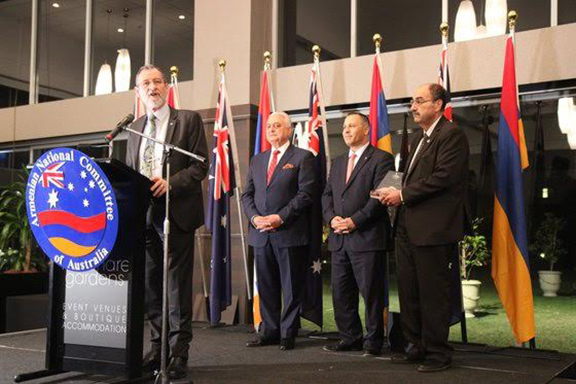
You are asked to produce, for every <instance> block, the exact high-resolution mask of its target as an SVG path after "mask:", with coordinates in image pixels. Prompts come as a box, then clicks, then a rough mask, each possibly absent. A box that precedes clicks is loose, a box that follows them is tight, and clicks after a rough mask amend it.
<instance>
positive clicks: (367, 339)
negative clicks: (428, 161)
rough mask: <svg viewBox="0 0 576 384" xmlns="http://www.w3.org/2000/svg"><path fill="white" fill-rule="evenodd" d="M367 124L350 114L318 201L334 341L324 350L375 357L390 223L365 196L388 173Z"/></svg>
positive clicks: (388, 158)
mask: <svg viewBox="0 0 576 384" xmlns="http://www.w3.org/2000/svg"><path fill="white" fill-rule="evenodd" d="M369 132H370V123H369V121H368V118H367V117H366V116H365V115H363V114H361V113H358V112H353V113H350V114H349V115H348V116H347V117H346V120H344V126H343V130H342V136H343V138H344V141H345V142H346V145H347V146H348V147H349V148H350V149H349V151H348V152H346V153H345V154H343V155H342V156H340V157H338V158H337V159H336V160H334V162H333V163H332V169H331V170H330V177H329V178H328V183H327V184H326V189H325V190H324V195H323V197H322V208H323V211H324V220H325V221H326V223H329V225H330V235H329V237H328V249H329V250H330V251H331V252H332V295H333V296H332V298H333V303H334V317H335V319H336V325H337V326H338V331H339V332H340V338H341V339H340V341H339V342H338V343H336V344H333V345H327V346H325V347H324V350H326V351H331V352H343V351H351V350H358V351H359V350H362V349H363V350H364V353H365V354H370V355H379V354H380V353H381V350H382V343H383V341H384V318H383V311H384V292H385V285H384V284H385V278H386V248H387V246H388V239H389V237H390V236H389V234H390V220H389V218H388V213H387V210H386V207H384V206H383V205H382V204H380V202H379V201H378V200H377V199H372V198H370V191H372V190H375V189H376V188H377V187H378V184H379V183H380V181H382V179H383V178H384V176H385V175H386V173H387V172H388V171H389V170H391V169H392V167H393V162H394V159H393V157H392V155H391V154H389V153H387V152H384V151H382V150H380V149H377V148H374V147H373V146H371V145H370V143H369V139H368V138H369V136H368V135H369ZM358 293H360V294H362V297H363V298H364V302H365V304H366V335H365V336H364V337H363V332H362V323H361V321H360V316H359V315H358Z"/></svg>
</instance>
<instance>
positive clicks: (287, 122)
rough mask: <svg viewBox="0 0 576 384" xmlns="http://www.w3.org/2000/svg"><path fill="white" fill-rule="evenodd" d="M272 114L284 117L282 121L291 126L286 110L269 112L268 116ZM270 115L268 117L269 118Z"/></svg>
mask: <svg viewBox="0 0 576 384" xmlns="http://www.w3.org/2000/svg"><path fill="white" fill-rule="evenodd" d="M274 115H277V116H282V118H283V119H284V123H285V124H286V125H287V126H288V127H290V128H292V119H290V115H288V114H287V113H286V112H282V111H276V112H272V113H271V114H270V117H272V116H274ZM270 117H269V118H270Z"/></svg>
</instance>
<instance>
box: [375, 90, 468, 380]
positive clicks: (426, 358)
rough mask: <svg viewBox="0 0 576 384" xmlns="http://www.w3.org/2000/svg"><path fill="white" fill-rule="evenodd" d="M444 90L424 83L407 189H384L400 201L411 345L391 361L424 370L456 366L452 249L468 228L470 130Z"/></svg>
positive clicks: (403, 290)
mask: <svg viewBox="0 0 576 384" xmlns="http://www.w3.org/2000/svg"><path fill="white" fill-rule="evenodd" d="M445 105H446V91H445V90H444V88H442V86H440V85H438V84H424V85H422V86H420V87H419V88H418V89H417V90H416V92H415V94H414V98H413V99H412V102H411V108H410V109H411V110H412V115H413V116H414V122H415V123H416V124H418V125H419V126H420V128H422V129H421V131H420V132H418V134H417V135H416V137H415V138H414V140H413V141H412V145H411V149H410V155H409V156H408V159H407V166H408V169H407V170H406V171H405V172H404V176H403V180H402V183H403V187H402V190H389V191H387V192H386V193H383V194H382V196H381V197H380V201H381V202H382V203H384V204H387V205H389V206H398V207H399V208H398V211H397V212H398V213H397V216H396V221H395V223H396V225H395V234H396V263H397V273H398V296H399V299H400V314H401V319H402V331H403V333H404V336H405V338H406V339H407V340H408V341H409V342H410V344H411V348H410V349H409V350H408V351H407V353H406V354H405V355H403V356H393V357H392V362H393V363H399V364H405V363H421V365H420V366H419V367H418V371H419V372H438V371H442V370H445V369H448V368H450V366H451V365H452V348H451V347H450V345H448V334H449V330H450V317H451V315H452V310H451V308H452V306H451V283H450V282H451V279H452V277H451V276H452V268H458V266H457V265H452V262H451V260H452V259H453V255H454V253H456V252H458V241H460V240H461V239H462V237H463V235H464V229H465V228H466V227H467V225H466V224H467V221H466V210H465V197H466V188H467V185H468V157H469V154H470V153H469V147H468V140H467V138H466V135H465V134H464V132H463V131H462V129H459V128H458V127H457V126H456V125H455V124H453V123H451V122H450V121H448V120H447V119H446V118H445V117H444V116H443V113H444V106H445Z"/></svg>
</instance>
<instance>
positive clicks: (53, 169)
mask: <svg viewBox="0 0 576 384" xmlns="http://www.w3.org/2000/svg"><path fill="white" fill-rule="evenodd" d="M63 165H64V162H63V161H61V162H58V163H54V164H50V165H49V166H48V167H46V170H45V171H44V172H42V186H43V187H44V188H47V187H48V186H49V185H50V184H52V185H54V186H55V187H58V188H64V183H63V181H64V172H63V171H61V170H60V168H62V166H63Z"/></svg>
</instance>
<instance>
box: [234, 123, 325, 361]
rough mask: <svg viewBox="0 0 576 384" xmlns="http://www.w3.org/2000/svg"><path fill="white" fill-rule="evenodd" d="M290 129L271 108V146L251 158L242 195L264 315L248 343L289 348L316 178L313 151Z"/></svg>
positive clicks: (294, 330) (298, 304)
mask: <svg viewBox="0 0 576 384" xmlns="http://www.w3.org/2000/svg"><path fill="white" fill-rule="evenodd" d="M291 135H292V124H291V122H290V117H289V116H288V115H287V114H285V113H283V112H275V113H273V114H271V115H270V117H269V118H268V122H267V126H266V138H267V139H268V141H269V142H270V144H271V145H272V148H271V149H269V150H267V151H265V152H262V153H259V154H258V155H256V156H254V158H253V159H252V162H251V163H250V170H249V172H248V178H247V181H246V188H245V191H244V194H243V195H242V204H243V206H244V211H245V213H246V216H247V217H248V219H250V222H251V223H252V225H251V226H250V229H249V232H248V244H250V245H251V246H252V247H254V255H255V262H256V273H257V275H258V293H259V295H260V312H261V315H262V325H261V329H260V331H259V333H260V335H259V338H258V339H256V340H254V341H251V342H248V344H247V346H248V347H261V346H265V345H276V344H280V349H281V350H290V349H293V348H294V338H295V337H296V335H297V333H298V328H299V316H300V310H301V300H302V294H303V288H304V284H305V270H306V264H305V263H306V254H307V253H306V246H307V244H308V241H309V220H310V216H309V212H308V211H309V208H310V206H311V204H312V195H313V191H314V187H315V184H316V180H315V176H314V170H313V161H314V158H313V156H312V154H311V153H310V152H308V151H306V150H303V149H300V148H296V147H294V146H292V145H291V144H290V141H289V138H290V137H291ZM282 295H283V298H284V300H282ZM282 307H284V311H282V312H281V310H282Z"/></svg>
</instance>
